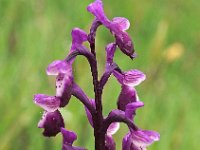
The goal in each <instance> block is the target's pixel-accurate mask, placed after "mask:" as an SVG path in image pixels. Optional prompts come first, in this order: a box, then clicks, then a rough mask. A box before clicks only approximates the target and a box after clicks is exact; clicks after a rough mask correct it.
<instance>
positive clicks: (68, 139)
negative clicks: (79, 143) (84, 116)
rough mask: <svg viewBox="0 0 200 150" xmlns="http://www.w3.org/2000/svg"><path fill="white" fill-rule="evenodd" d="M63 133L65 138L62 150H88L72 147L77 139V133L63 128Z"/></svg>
mask: <svg viewBox="0 0 200 150" xmlns="http://www.w3.org/2000/svg"><path fill="white" fill-rule="evenodd" d="M61 133H62V136H63V146H62V150H86V149H84V148H80V147H76V146H72V144H73V142H74V141H75V140H76V139H77V136H76V133H75V132H73V131H69V130H66V129H65V128H61Z"/></svg>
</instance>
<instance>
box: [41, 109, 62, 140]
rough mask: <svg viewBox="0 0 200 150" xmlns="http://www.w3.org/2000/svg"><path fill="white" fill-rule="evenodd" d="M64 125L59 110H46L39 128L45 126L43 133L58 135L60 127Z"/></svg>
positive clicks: (49, 135) (45, 134) (48, 135)
mask: <svg viewBox="0 0 200 150" xmlns="http://www.w3.org/2000/svg"><path fill="white" fill-rule="evenodd" d="M64 126H65V125H64V120H63V118H62V115H61V114H60V112H59V111H58V110H56V111H54V112H47V111H44V113H43V116H42V119H41V120H40V121H39V123H38V128H44V131H43V135H44V136H47V137H51V136H56V135H57V134H58V133H59V132H60V128H61V127H64Z"/></svg>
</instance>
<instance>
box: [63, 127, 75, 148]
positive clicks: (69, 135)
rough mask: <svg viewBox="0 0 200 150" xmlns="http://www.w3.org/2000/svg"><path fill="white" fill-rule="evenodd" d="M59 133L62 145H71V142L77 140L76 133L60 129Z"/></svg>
mask: <svg viewBox="0 0 200 150" xmlns="http://www.w3.org/2000/svg"><path fill="white" fill-rule="evenodd" d="M61 133H62V136H63V143H67V144H71V145H72V144H73V142H74V141H75V140H76V139H77V136H76V133H74V132H73V131H69V130H66V129H65V128H61Z"/></svg>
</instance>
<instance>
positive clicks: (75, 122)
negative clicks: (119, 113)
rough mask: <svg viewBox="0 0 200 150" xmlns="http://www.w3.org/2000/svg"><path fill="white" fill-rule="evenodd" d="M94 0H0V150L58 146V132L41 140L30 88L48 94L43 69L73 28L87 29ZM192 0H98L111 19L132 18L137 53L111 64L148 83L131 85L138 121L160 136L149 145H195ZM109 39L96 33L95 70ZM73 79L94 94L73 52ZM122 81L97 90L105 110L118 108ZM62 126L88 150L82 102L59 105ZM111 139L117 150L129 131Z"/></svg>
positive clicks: (199, 111) (184, 148)
mask: <svg viewBox="0 0 200 150" xmlns="http://www.w3.org/2000/svg"><path fill="white" fill-rule="evenodd" d="M91 2H92V0H58V1H55V0H0V84H1V86H0V102H1V104H0V114H1V116H0V150H35V149H36V150H59V149H61V143H62V139H61V135H58V136H57V137H56V138H44V137H43V136H42V134H41V133H42V130H41V129H38V128H37V123H38V121H39V119H40V117H41V115H42V109H41V108H39V107H37V106H36V105H35V104H34V103H33V101H32V98H33V95H34V94H35V93H45V94H50V95H54V94H55V88H54V81H55V79H54V77H48V76H47V75H46V74H45V69H46V67H47V65H48V64H49V63H51V62H52V61H53V60H55V59H63V58H64V57H65V56H66V55H67V53H68V50H69V48H70V44H71V35H70V33H71V30H72V28H73V27H80V28H82V29H84V30H85V31H87V32H88V31H89V27H90V25H91V22H92V20H93V16H92V15H91V14H89V13H88V12H87V11H86V7H87V5H88V4H89V3H91ZM199 4H200V3H199V1H198V0H190V1H188V0H182V1H180V0H151V1H149V0H140V1H136V0H125V1H124V0H123V1H122V0H107V1H106V0H104V5H105V11H106V14H107V16H109V18H113V17H115V16H124V17H126V18H128V19H129V20H130V22H131V28H130V29H129V30H128V32H129V33H130V35H131V36H132V37H133V40H134V43H135V47H136V51H137V54H138V57H137V58H136V59H134V61H131V60H129V58H127V57H126V56H124V55H123V54H122V53H121V51H119V50H118V51H117V52H116V55H115V61H116V62H117V63H118V64H119V66H120V67H121V68H122V69H123V70H129V69H132V68H137V69H140V70H142V71H143V72H145V73H146V75H147V80H146V81H145V82H143V83H142V84H141V85H140V86H138V87H137V90H138V93H139V97H140V99H141V100H142V101H144V103H145V107H143V108H141V109H140V110H138V113H137V116H136V121H135V122H136V124H137V125H138V126H139V127H141V128H143V129H150V130H156V131H158V132H159V133H160V134H161V139H160V141H159V142H156V143H154V144H153V145H152V146H150V147H149V149H150V150H188V149H193V150H199V149H200V146H199V140H200V130H199V126H200V99H199V92H200V78H199V77H198V75H199V73H200V61H199V56H200V28H199V27H200V19H199V14H200V5H199ZM112 41H113V37H112V36H111V35H110V33H109V31H108V30H107V29H105V28H103V27H101V28H100V29H99V32H98V34H97V54H98V60H99V66H98V67H99V69H100V73H102V72H103V69H104V65H105V50H104V47H105V45H106V44H107V43H109V42H112ZM74 75H75V81H76V82H77V83H78V84H80V86H81V87H82V88H83V89H84V91H85V92H86V93H87V94H88V95H89V96H90V97H91V98H92V97H93V96H94V95H93V93H92V92H93V86H92V79H91V73H90V69H89V65H88V64H87V61H86V59H85V58H83V57H78V59H77V60H76V61H75V64H74ZM119 92H120V85H119V84H118V83H117V81H115V79H114V78H113V77H111V78H110V80H109V82H108V84H107V85H106V87H105V90H104V94H103V105H104V114H105V115H106V114H108V113H109V111H110V110H111V109H114V108H115V107H116V100H117V97H118V94H119ZM61 111H62V114H63V116H64V118H65V123H66V127H67V128H68V129H70V130H73V131H76V132H77V134H78V140H77V141H76V142H75V145H79V146H84V147H86V148H88V149H89V150H92V149H94V148H93V147H94V142H93V140H94V139H93V132H92V130H91V127H90V126H89V124H88V123H87V119H86V116H85V113H84V108H83V106H82V105H81V104H80V103H79V102H78V101H77V100H76V99H75V98H72V99H71V101H70V103H69V105H68V106H67V107H65V108H64V109H62V110H61ZM127 131H128V130H127V127H126V126H125V125H123V124H121V128H120V130H119V131H118V133H117V134H116V135H115V136H114V138H115V139H116V141H117V147H118V150H120V149H121V140H122V138H123V136H124V135H125V134H126V132H127Z"/></svg>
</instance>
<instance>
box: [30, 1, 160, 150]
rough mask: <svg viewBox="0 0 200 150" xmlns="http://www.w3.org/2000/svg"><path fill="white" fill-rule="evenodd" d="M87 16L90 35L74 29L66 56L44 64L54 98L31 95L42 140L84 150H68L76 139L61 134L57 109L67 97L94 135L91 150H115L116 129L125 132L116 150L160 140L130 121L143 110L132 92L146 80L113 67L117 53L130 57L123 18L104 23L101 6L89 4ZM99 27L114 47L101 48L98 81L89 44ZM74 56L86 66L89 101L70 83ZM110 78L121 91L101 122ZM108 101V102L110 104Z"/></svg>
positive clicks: (133, 149) (130, 46) (134, 148)
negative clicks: (109, 35)
mask: <svg viewBox="0 0 200 150" xmlns="http://www.w3.org/2000/svg"><path fill="white" fill-rule="evenodd" d="M87 10H88V11H89V12H90V13H92V14H93V15H94V16H95V18H94V21H93V23H92V26H91V28H90V32H89V33H86V32H85V31H83V30H81V29H79V28H74V29H72V32H71V36H72V44H71V48H70V50H69V53H68V54H66V56H65V57H64V58H63V59H60V60H55V61H53V62H52V63H50V64H49V65H48V67H47V69H46V73H47V75H53V76H55V78H56V81H55V94H53V96H51V95H46V94H36V95H34V98H33V99H34V103H35V104H36V105H38V106H40V107H41V108H42V109H43V110H44V113H43V115H42V118H41V120H40V121H39V123H38V127H39V128H42V129H43V135H44V136H47V137H52V136H56V135H57V134H58V133H61V134H62V137H63V143H62V150H86V149H85V148H81V147H77V146H74V141H75V140H76V139H77V135H76V133H75V132H73V131H70V130H68V129H65V128H64V127H65V124H64V119H63V117H62V115H61V113H60V109H62V108H63V107H65V106H66V105H68V103H69V102H70V99H71V97H72V96H74V97H76V98H77V99H78V100H79V101H80V102H81V103H82V104H83V105H84V107H85V111H86V116H87V118H88V121H89V124H90V125H91V127H92V128H93V130H94V138H95V150H116V143H115V140H114V138H113V135H114V134H116V133H117V131H118V130H119V127H120V123H125V124H126V125H127V127H128V129H129V131H128V133H127V134H126V135H125V137H124V138H123V140H122V150H145V149H146V148H147V147H148V146H149V145H151V144H152V143H153V142H155V141H158V140H159V139H160V135H159V133H157V132H155V131H150V130H142V129H141V128H139V127H137V125H136V123H135V121H134V117H135V116H136V110H137V109H138V108H141V107H143V106H144V103H143V102H142V101H140V100H139V98H138V94H137V90H136V86H138V85H139V84H140V83H141V82H143V81H144V80H145V78H146V76H145V74H144V73H143V72H141V71H139V70H137V69H133V70H129V71H122V69H121V68H119V66H118V65H117V64H116V63H115V62H114V61H113V60H114V55H115V52H116V49H117V48H119V49H120V50H121V51H122V52H123V53H124V54H125V55H127V56H129V57H130V58H134V57H135V56H136V54H135V52H134V46H133V42H132V39H131V37H130V35H129V34H128V33H127V32H126V31H127V30H128V29H129V27H130V22H129V21H128V19H126V18H123V17H115V18H113V19H112V20H109V19H108V17H107V16H106V15H105V13H104V9H103V3H102V0H95V1H94V2H93V3H91V4H89V5H88V7H87ZM100 25H103V26H104V27H106V28H107V29H109V30H110V31H111V33H112V35H113V36H114V37H115V41H113V42H111V43H110V44H108V45H107V46H106V47H105V52H106V65H105V71H104V73H103V75H102V76H101V77H100V78H99V77H98V67H97V66H98V65H97V57H96V49H95V39H96V32H97V29H98V27H99V26H100ZM84 42H88V43H89V45H90V50H89V49H88V48H87V47H86V46H84V45H83V43H84ZM79 55H81V56H84V57H85V58H86V59H87V60H88V62H89V64H90V68H91V73H92V79H93V85H94V95H95V97H94V98H89V97H88V96H87V94H86V93H85V92H84V91H83V90H82V89H81V88H80V87H79V85H78V84H77V83H76V81H75V79H74V75H73V69H72V67H73V62H74V60H75V59H76V58H77V56H79ZM111 75H114V76H115V78H116V80H117V81H118V83H119V85H120V86H121V92H120V94H119V96H118V100H115V102H116V105H117V109H114V110H111V111H110V113H109V114H108V115H106V116H104V115H103V111H102V110H103V105H102V93H103V89H104V85H105V84H106V83H107V81H108V79H109V77H110V76H111ZM112 101H113V100H110V102H112ZM74 120H76V118H74ZM91 149H92V148H91Z"/></svg>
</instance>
